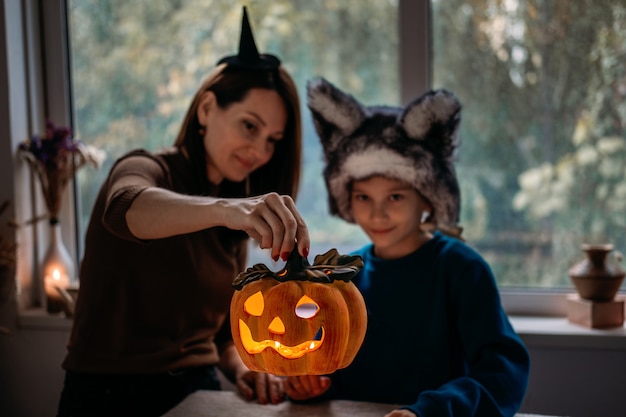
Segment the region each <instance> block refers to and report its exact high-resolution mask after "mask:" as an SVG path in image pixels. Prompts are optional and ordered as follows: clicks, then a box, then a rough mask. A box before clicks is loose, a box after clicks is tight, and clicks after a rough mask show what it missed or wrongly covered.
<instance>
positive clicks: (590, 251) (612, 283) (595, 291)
mask: <svg viewBox="0 0 626 417" xmlns="http://www.w3.org/2000/svg"><path fill="white" fill-rule="evenodd" d="M613 249H614V247H613V245H612V244H610V243H605V244H593V245H590V244H583V245H582V250H583V252H585V254H586V255H587V257H586V258H585V259H583V260H582V261H580V262H578V263H576V264H575V265H574V266H572V267H571V268H570V270H569V272H568V273H569V276H570V278H571V279H572V282H573V283H574V286H575V287H576V291H578V295H580V297H581V298H584V299H586V300H591V301H611V300H613V299H614V298H615V294H617V291H618V290H619V287H620V286H621V285H622V281H623V280H624V275H626V272H624V271H623V270H622V269H621V268H620V266H619V265H618V264H617V263H615V262H612V261H610V260H609V259H608V258H607V256H608V254H609V253H611V252H612V251H613Z"/></svg>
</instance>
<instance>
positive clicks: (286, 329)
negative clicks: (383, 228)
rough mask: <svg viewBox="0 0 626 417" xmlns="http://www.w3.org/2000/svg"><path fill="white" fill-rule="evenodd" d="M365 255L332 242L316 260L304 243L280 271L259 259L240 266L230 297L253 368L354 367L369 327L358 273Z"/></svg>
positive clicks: (241, 345) (239, 344) (297, 371)
mask: <svg viewBox="0 0 626 417" xmlns="http://www.w3.org/2000/svg"><path fill="white" fill-rule="evenodd" d="M362 266H363V261H362V260H361V258H360V257H359V256H346V255H339V254H338V253H337V250H336V249H331V250H329V251H328V252H326V253H325V254H323V255H317V256H316V257H315V260H314V263H313V265H310V264H309V263H308V261H307V260H306V259H304V258H302V257H301V256H300V255H299V254H298V251H297V250H294V251H293V253H292V254H291V255H290V257H289V259H288V260H287V263H286V265H285V267H284V268H283V269H282V270H280V271H279V272H272V271H270V270H269V269H268V268H267V267H266V266H265V265H263V264H257V265H255V266H253V267H252V268H248V269H247V270H246V271H245V272H242V273H240V274H239V275H238V276H237V278H235V281H234V282H233V287H235V289H236V290H237V291H235V294H234V295H233V298H232V300H231V304H230V325H231V330H232V334H233V340H234V342H235V346H236V348H237V351H238V352H239V355H240V356H241V358H242V360H243V362H244V363H245V364H246V365H247V366H248V368H250V369H251V370H253V371H257V372H269V373H271V374H274V375H281V376H288V375H322V374H329V373H331V372H334V371H335V370H337V369H341V368H345V367H346V366H348V365H349V364H350V363H351V362H352V360H353V359H354V357H355V356H356V354H357V352H358V350H359V348H360V347H361V344H362V343H363V338H364V337H365V329H366V326H367V313H366V309H365V302H364V301H363V296H362V295H361V293H360V292H359V290H358V289H357V287H356V286H355V285H354V283H352V281H351V278H352V277H353V276H354V275H355V274H356V273H357V272H358V271H359V270H360V269H361V267H362Z"/></svg>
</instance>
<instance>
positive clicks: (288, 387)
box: [285, 375, 330, 401]
mask: <svg viewBox="0 0 626 417" xmlns="http://www.w3.org/2000/svg"><path fill="white" fill-rule="evenodd" d="M328 388H330V378H329V377H327V376H319V375H301V376H290V377H288V378H287V380H286V381H285V393H286V394H287V396H289V398H291V399H292V400H296V401H304V400H308V399H311V398H315V397H319V396H320V395H322V394H323V393H325V392H326V391H327V390H328Z"/></svg>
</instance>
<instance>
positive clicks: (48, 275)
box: [41, 218, 74, 314]
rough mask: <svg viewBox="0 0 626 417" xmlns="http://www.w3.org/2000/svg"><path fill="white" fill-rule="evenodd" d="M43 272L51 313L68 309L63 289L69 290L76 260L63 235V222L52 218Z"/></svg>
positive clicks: (42, 267) (47, 307)
mask: <svg viewBox="0 0 626 417" xmlns="http://www.w3.org/2000/svg"><path fill="white" fill-rule="evenodd" d="M41 274H42V281H41V282H43V285H44V290H45V295H46V309H47V311H48V313H50V314H58V313H61V312H63V311H65V310H66V308H65V305H66V301H65V298H64V297H63V295H62V294H63V291H67V288H68V286H69V285H70V282H71V281H72V279H73V277H74V261H73V259H72V257H71V256H70V254H69V252H68V250H67V248H66V247H65V244H64V243H63V238H62V236H61V224H60V223H59V222H58V220H57V219H56V218H51V219H50V233H49V241H48V248H47V250H46V254H45V256H44V258H43V260H42V262H41Z"/></svg>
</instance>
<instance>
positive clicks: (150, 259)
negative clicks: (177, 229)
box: [63, 150, 247, 374]
mask: <svg viewBox="0 0 626 417" xmlns="http://www.w3.org/2000/svg"><path fill="white" fill-rule="evenodd" d="M203 180H204V182H203V181H200V180H198V175H195V174H194V173H193V169H192V167H191V165H190V164H189V162H188V161H187V160H186V159H185V158H184V157H183V156H182V154H180V153H179V152H178V151H177V150H171V151H168V152H165V153H161V154H154V155H151V154H149V153H147V152H144V151H135V152H131V153H130V154H129V155H126V156H125V157H123V158H121V159H120V160H119V161H118V162H117V163H116V165H115V166H114V167H113V169H112V170H111V173H110V174H109V178H108V179H107V181H106V182H105V184H104V185H103V187H102V189H101V190H100V193H99V195H98V198H97V201H96V203H95V206H94V210H93V212H92V217H91V220H90V224H89V228H88V230H87V235H86V241H85V248H86V249H85V255H84V258H83V260H82V264H81V269H80V290H79V295H78V302H77V305H76V316H75V318H74V325H73V328H72V334H71V337H70V341H69V344H68V354H67V356H66V358H65V360H64V362H63V368H64V369H67V370H72V371H79V372H94V373H116V374H128V373H160V372H165V371H168V370H174V369H178V368H182V367H189V366H197V365H210V364H216V363H217V362H218V361H219V353H220V352H221V351H222V350H223V349H224V348H225V347H226V346H228V344H231V343H232V338H231V335H230V325H229V321H228V317H227V315H228V310H229V303H230V299H231V296H232V293H233V289H232V287H231V283H232V280H233V278H234V277H235V276H236V275H237V273H238V272H240V271H242V270H243V269H245V259H246V255H247V252H246V240H245V239H241V238H239V239H233V238H232V236H231V235H232V232H230V233H229V231H227V230H226V229H223V228H212V229H207V230H203V231H200V232H196V233H191V234H186V235H178V236H174V237H170V238H166V239H156V240H151V241H142V240H138V239H137V238H135V237H134V236H133V235H132V234H131V233H130V231H129V229H128V226H127V224H126V221H125V214H126V211H127V210H128V208H129V207H130V205H131V203H132V202H133V200H134V199H135V198H136V197H137V196H138V195H139V194H140V193H141V192H142V191H143V190H144V189H146V188H147V187H154V186H158V187H163V188H167V189H170V190H173V191H175V192H178V193H181V194H193V195H198V194H210V195H216V194H217V187H212V188H213V189H209V190H207V189H204V190H203V189H202V188H203V186H202V184H207V182H206V177H205V178H204V179H203ZM205 188H206V187H205Z"/></svg>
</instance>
